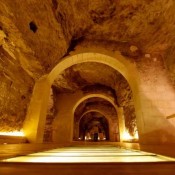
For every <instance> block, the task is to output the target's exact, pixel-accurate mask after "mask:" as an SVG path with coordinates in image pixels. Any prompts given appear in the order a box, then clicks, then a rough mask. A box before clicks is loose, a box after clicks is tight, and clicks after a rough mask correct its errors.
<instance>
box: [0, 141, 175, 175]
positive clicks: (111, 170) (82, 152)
mask: <svg viewBox="0 0 175 175" xmlns="http://www.w3.org/2000/svg"><path fill="white" fill-rule="evenodd" d="M126 147H127V148H126ZM129 147H130V148H129ZM0 148H1V152H0V157H1V161H0V174H3V175H6V174H7V175H10V174H18V175H20V174H21V175H22V174H25V175H29V174H30V175H32V174H34V175H35V174H36V175H39V174H42V175H46V174H48V175H52V174H53V175H54V174H57V173H58V172H60V174H61V175H69V174H76V175H78V174H84V175H86V174H105V175H106V174H116V173H119V174H120V175H124V174H129V175H136V174H139V175H142V174H149V175H151V174H157V175H166V174H167V175H171V174H172V175H173V174H174V170H175V159H173V158H170V157H166V156H161V155H157V154H155V153H148V152H145V151H141V150H139V148H140V145H139V144H136V143H135V144H129V143H107V142H103V143H102V142H97V143H93V142H91V143H87V142H76V143H71V144H67V145H64V146H63V145H58V144H55V145H54V144H19V145H13V144H11V145H10V144H9V145H0ZM3 148H4V149H3ZM133 148H135V149H133ZM142 148H143V147H142ZM145 149H146V147H145ZM160 150H161V149H160V148H159V151H160ZM162 150H163V151H165V150H166V149H162ZM173 150H174V149H173ZM170 152H173V151H172V150H171V151H170V150H169V152H167V153H166V154H170ZM12 157H16V158H12ZM58 174H59V173H58Z"/></svg>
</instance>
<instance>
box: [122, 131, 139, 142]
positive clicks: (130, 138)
mask: <svg viewBox="0 0 175 175" xmlns="http://www.w3.org/2000/svg"><path fill="white" fill-rule="evenodd" d="M138 139H139V136H138V131H136V132H135V134H134V136H131V135H130V134H129V132H128V131H125V132H124V134H123V140H138Z"/></svg>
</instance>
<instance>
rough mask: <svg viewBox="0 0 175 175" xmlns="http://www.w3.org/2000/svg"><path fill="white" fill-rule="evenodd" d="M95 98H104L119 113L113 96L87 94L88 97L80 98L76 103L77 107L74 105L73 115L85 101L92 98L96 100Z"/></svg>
mask: <svg viewBox="0 0 175 175" xmlns="http://www.w3.org/2000/svg"><path fill="white" fill-rule="evenodd" d="M94 97H98V98H102V99H104V100H106V101H108V102H109V103H111V105H112V106H113V107H114V108H115V109H116V112H117V111H118V106H117V104H115V102H114V98H112V97H111V96H107V95H104V94H99V93H92V94H87V95H85V96H83V97H82V98H80V99H79V100H78V101H77V102H76V103H75V105H74V107H73V110H72V112H73V114H74V112H75V110H76V108H77V107H78V106H79V105H80V104H81V103H82V102H83V101H85V100H87V99H90V98H94Z"/></svg>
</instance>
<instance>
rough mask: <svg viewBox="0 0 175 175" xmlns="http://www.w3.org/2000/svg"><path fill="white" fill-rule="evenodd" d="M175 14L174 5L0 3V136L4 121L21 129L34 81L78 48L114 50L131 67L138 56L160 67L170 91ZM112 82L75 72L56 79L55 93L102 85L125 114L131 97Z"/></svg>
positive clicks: (81, 69) (94, 71)
mask: <svg viewBox="0 0 175 175" xmlns="http://www.w3.org/2000/svg"><path fill="white" fill-rule="evenodd" d="M174 9H175V1H174V0H161V1H157V0H152V1H150V0H140V1H136V0H25V1H24V0H13V1H12V0H0V80H1V83H0V89H1V92H3V93H1V96H0V108H1V110H0V119H1V121H3V122H1V124H2V126H3V128H2V129H4V130H6V129H8V130H10V128H12V126H11V124H10V126H9V124H8V123H9V120H10V121H12V122H13V121H15V123H16V125H17V126H15V128H16V129H20V127H21V126H22V122H23V120H24V118H25V115H26V108H27V105H28V103H29V101H30V97H31V93H32V88H33V85H34V82H35V80H37V79H38V78H40V77H41V76H42V75H44V74H47V73H48V72H50V71H51V70H52V68H53V67H54V66H55V65H56V64H57V63H58V62H59V61H60V60H62V59H64V57H65V56H67V55H70V54H72V53H74V52H75V53H77V52H78V51H79V49H80V48H87V47H88V48H97V47H100V48H101V49H107V50H110V51H115V50H119V51H120V52H121V53H122V54H123V55H124V56H125V57H127V58H128V59H130V60H131V61H132V62H135V63H137V62H138V61H139V59H141V58H143V56H144V55H145V54H149V55H150V58H149V59H154V58H155V57H156V59H163V60H164V63H165V67H166V69H167V70H168V71H169V75H170V77H171V80H172V83H174V85H175V35H174V33H175V12H174ZM102 70H105V71H102ZM104 72H105V73H104ZM119 77H120V78H121V76H120V75H119V74H118V73H117V72H115V71H114V70H112V69H111V68H109V67H107V66H104V65H99V64H98V65H97V64H95V63H93V64H91V63H88V64H80V65H77V66H73V67H71V68H69V69H67V70H65V71H64V72H63V73H62V74H61V75H58V78H57V80H56V81H55V83H54V86H56V87H57V90H58V91H59V92H63V91H64V92H65V91H69V92H71V91H75V90H77V89H83V88H86V87H87V86H92V85H94V86H96V85H98V86H99V85H103V86H104V87H107V88H109V89H111V90H114V92H115V93H114V94H115V95H116V94H117V98H118V99H117V100H118V103H119V104H120V106H125V108H127V107H128V106H132V95H131V90H130V89H129V88H128V84H126V83H125V82H123V80H122V82H123V83H118V84H117V83H116V82H120V81H118V79H119ZM121 79H122V78H121ZM7 89H8V91H7ZM122 89H126V91H124V90H122ZM118 91H120V92H121V93H119V92H118ZM118 94H120V96H118ZM20 99H22V101H21V100H20ZM13 104H16V105H13ZM17 106H18V107H19V108H18V109H17ZM7 107H8V108H10V110H8V108H7ZM128 108H129V109H133V108H132V107H128ZM127 111H128V110H127ZM129 111H130V110H129ZM127 113H129V112H127ZM128 115H129V114H128ZM10 117H11V118H10Z"/></svg>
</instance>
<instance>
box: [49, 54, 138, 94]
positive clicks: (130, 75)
mask: <svg viewBox="0 0 175 175" xmlns="http://www.w3.org/2000/svg"><path fill="white" fill-rule="evenodd" d="M121 60H125V58H124V57H123V56H122V55H121V54H120V52H115V57H112V56H108V55H105V54H101V53H91V52H88V53H79V54H76V55H73V56H70V57H66V58H65V59H64V60H62V61H61V62H60V63H58V64H57V65H56V66H55V67H54V68H53V69H52V71H51V72H50V73H49V75H48V81H49V82H50V84H52V83H53V81H54V80H55V79H56V78H57V76H58V75H59V74H60V73H61V72H62V71H64V70H65V69H67V68H69V67H71V66H73V65H75V64H79V63H85V62H96V63H101V64H105V65H107V66H110V67H111V68H113V69H115V70H117V71H118V72H119V73H121V74H122V75H123V76H124V78H125V79H126V80H127V81H128V83H129V85H130V87H131V89H132V91H133V93H134V91H135V89H137V77H136V75H137V72H136V69H135V68H134V67H131V65H130V64H129V63H128V65H127V67H126V65H125V64H127V62H126V61H125V64H124V63H123V62H122V61H121Z"/></svg>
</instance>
